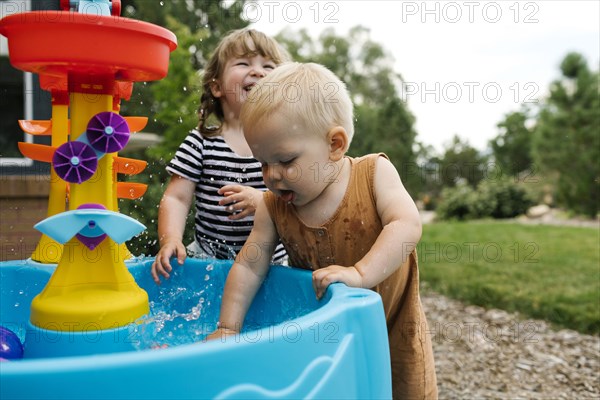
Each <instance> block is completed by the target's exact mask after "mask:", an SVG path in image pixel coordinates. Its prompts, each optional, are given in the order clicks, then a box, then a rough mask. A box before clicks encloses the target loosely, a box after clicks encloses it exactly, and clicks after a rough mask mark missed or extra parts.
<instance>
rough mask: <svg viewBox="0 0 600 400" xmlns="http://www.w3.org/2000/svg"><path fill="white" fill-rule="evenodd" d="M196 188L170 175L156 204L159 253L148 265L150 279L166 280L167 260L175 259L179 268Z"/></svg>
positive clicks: (182, 259) (186, 180)
mask: <svg viewBox="0 0 600 400" xmlns="http://www.w3.org/2000/svg"><path fill="white" fill-rule="evenodd" d="M195 188H196V184H195V183H194V182H192V181H190V180H188V179H186V178H183V177H181V176H179V175H173V176H172V177H171V181H170V182H169V184H168V185H167V189H166V190H165V193H164V194H163V197H162V199H161V200H160V206H159V208H158V239H159V242H160V250H159V251H158V254H157V255H156V259H155V260H154V263H153V264H152V270H151V273H152V278H153V279H154V281H155V282H156V283H157V284H159V283H160V277H159V276H160V275H162V276H163V277H164V278H169V272H171V270H172V267H171V263H170V258H171V257H173V256H176V257H177V262H178V263H179V264H180V265H181V264H183V262H184V261H185V258H186V251H185V246H184V245H183V233H184V231H185V222H186V219H187V215H188V213H189V211H190V206H191V204H192V200H193V198H194V190H195Z"/></svg>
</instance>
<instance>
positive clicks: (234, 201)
mask: <svg viewBox="0 0 600 400" xmlns="http://www.w3.org/2000/svg"><path fill="white" fill-rule="evenodd" d="M218 193H219V194H221V195H223V196H225V197H224V198H223V199H222V200H220V201H219V205H222V206H226V207H225V209H226V210H227V211H228V212H230V213H231V215H230V216H229V219H231V220H237V219H242V218H245V217H247V216H249V215H254V213H255V212H256V206H257V204H258V203H259V202H260V200H261V199H262V196H263V192H261V191H260V190H258V189H255V188H253V187H250V186H243V185H225V186H223V187H222V188H221V189H219V192H218Z"/></svg>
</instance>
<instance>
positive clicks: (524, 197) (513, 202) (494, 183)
mask: <svg viewBox="0 0 600 400" xmlns="http://www.w3.org/2000/svg"><path fill="white" fill-rule="evenodd" d="M533 204H534V202H533V200H532V198H531V197H530V196H529V194H528V193H527V191H526V190H525V189H524V188H523V187H521V186H519V185H518V184H517V183H515V182H514V181H512V180H510V179H509V178H502V179H498V180H484V181H481V182H480V183H479V185H477V189H476V190H473V189H472V188H471V187H470V186H467V185H461V186H456V187H453V188H445V189H444V190H443V191H442V195H441V200H440V202H439V205H438V207H437V210H436V212H437V216H438V218H439V219H442V220H451V219H456V220H467V219H476V218H498V219H499V218H513V217H516V216H517V215H520V214H523V213H525V212H526V211H527V209H528V208H529V207H531V206H532V205H533Z"/></svg>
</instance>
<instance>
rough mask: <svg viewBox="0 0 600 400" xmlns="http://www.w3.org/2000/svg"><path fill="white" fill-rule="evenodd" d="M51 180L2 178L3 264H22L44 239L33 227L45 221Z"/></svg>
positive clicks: (0, 244)
mask: <svg viewBox="0 0 600 400" xmlns="http://www.w3.org/2000/svg"><path fill="white" fill-rule="evenodd" d="M49 190H50V178H49V176H41V175H25V176H0V261H6V260H21V259H26V258H29V257H31V253H33V251H34V250H35V247H36V245H37V243H38V241H39V239H40V237H41V236H42V234H41V233H40V232H38V231H37V230H35V229H34V228H33V225H35V224H36V223H38V222H39V221H41V220H43V219H44V218H46V214H47V208H48V193H49Z"/></svg>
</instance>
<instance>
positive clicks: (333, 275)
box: [312, 265, 363, 300]
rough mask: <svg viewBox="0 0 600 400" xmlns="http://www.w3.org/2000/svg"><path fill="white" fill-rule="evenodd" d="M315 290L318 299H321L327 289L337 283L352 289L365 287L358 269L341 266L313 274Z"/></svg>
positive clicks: (334, 266)
mask: <svg viewBox="0 0 600 400" xmlns="http://www.w3.org/2000/svg"><path fill="white" fill-rule="evenodd" d="M312 278H313V288H314V289H315V293H316V294H317V299H319V300H320V299H321V298H322V297H323V295H324V294H325V292H326V291H327V287H328V286H329V285H331V284H332V283H335V282H341V283H345V284H346V285H348V286H351V287H358V288H360V287H363V286H362V282H363V278H362V275H361V274H360V273H359V272H358V269H356V267H354V266H352V267H342V266H341V265H330V266H329V267H326V268H321V269H318V270H316V271H314V272H313V274H312Z"/></svg>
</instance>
